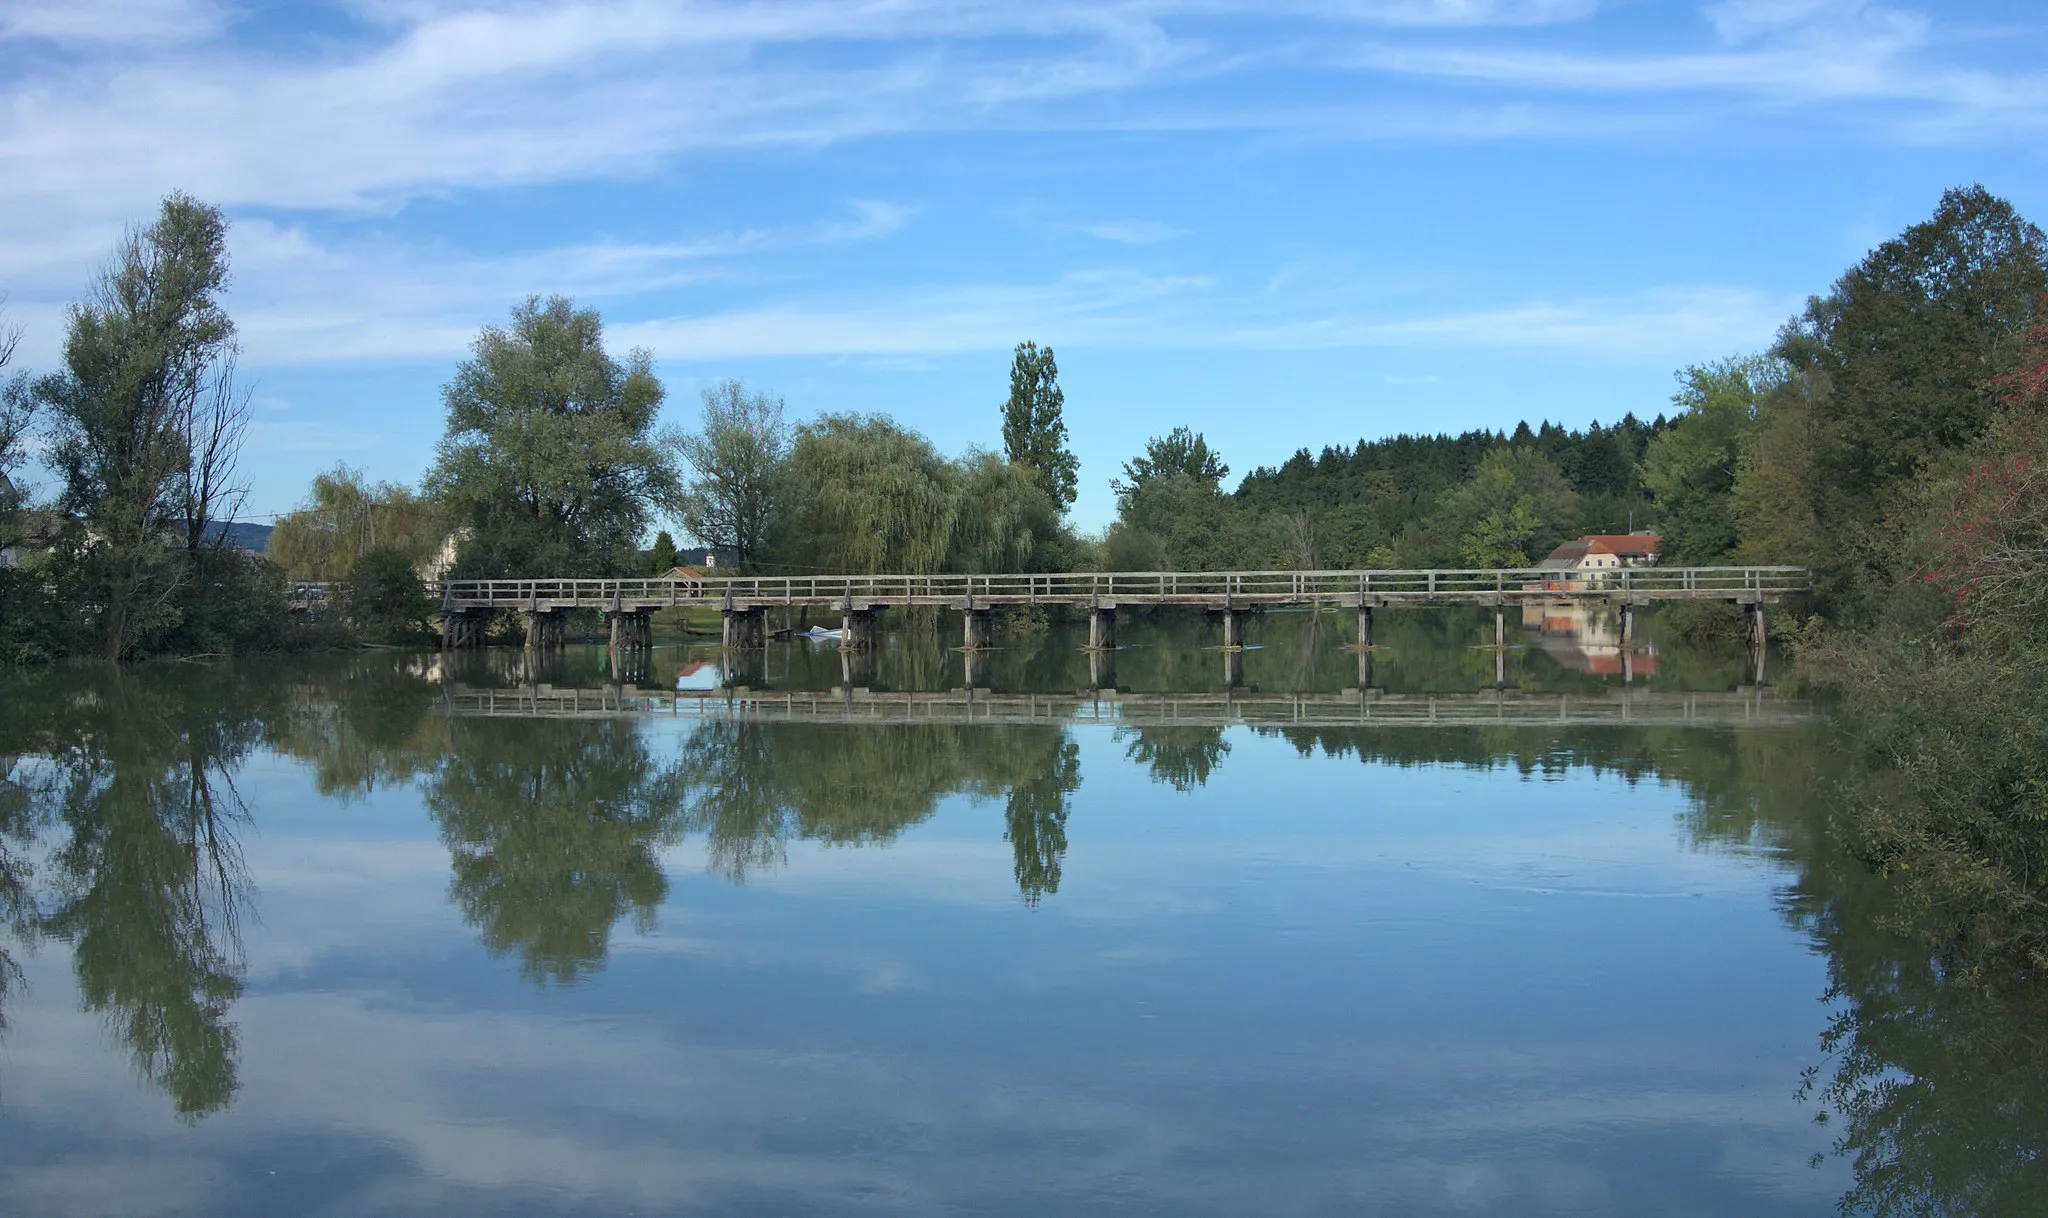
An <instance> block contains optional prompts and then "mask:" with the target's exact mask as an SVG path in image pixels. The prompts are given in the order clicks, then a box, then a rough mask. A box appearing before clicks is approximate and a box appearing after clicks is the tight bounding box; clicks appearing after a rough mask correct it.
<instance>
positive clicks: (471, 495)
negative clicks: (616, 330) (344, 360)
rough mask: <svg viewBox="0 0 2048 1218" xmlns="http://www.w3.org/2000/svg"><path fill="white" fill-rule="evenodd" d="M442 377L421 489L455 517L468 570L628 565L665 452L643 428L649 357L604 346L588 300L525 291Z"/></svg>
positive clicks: (541, 571)
mask: <svg viewBox="0 0 2048 1218" xmlns="http://www.w3.org/2000/svg"><path fill="white" fill-rule="evenodd" d="M471 350H472V352H473V354H472V356H471V358H470V359H468V360H467V361H465V362H464V363H463V365H462V367H461V368H460V369H459V370H457V372H456V375H455V379H454V380H452V381H450V382H449V383H448V385H447V386H446V387H444V388H443V390H442V397H443V399H444V400H445V401H446V403H447V407H448V432H447V435H446V436H445V437H444V438H443V439H442V441H441V445H440V449H439V451H438V453H437V455H436V459H435V464H434V468H433V469H432V470H431V471H430V472H429V473H428V475H427V489H428V491H429V493H430V494H432V495H434V496H435V497H437V498H439V499H440V500H441V501H442V502H443V503H444V504H445V505H446V506H447V508H448V511H449V513H450V516H451V523H452V524H454V525H456V526H457V527H458V528H462V529H465V530H466V533H465V534H464V536H465V540H464V542H463V544H462V549H461V552H460V555H459V556H458V558H457V567H458V568H459V569H461V570H463V571H465V572H467V573H472V574H492V575H608V574H618V573H625V572H630V571H632V570H634V569H636V568H637V567H638V566H639V562H640V549H639V541H640V538H641V537H642V536H643V535H645V533H646V528H647V524H648V521H649V518H650V516H651V514H652V512H653V510H654V509H655V508H656V507H657V506H661V505H667V504H669V503H671V502H673V497H674V494H675V490H676V477H675V469H674V466H673V464H672V463H671V462H670V460H669V459H668V457H667V456H666V455H665V453H664V452H663V450H662V446H661V445H659V444H658V443H656V441H655V439H654V437H653V434H652V433H653V428H654V421H655V413H656V411H657V410H658V409H659V408H660V406H661V399H662V387H661V382H660V381H658V380H656V379H655V376H654V369H653V357H652V355H651V354H649V353H648V352H646V351H644V350H638V349H636V350H634V351H632V352H631V353H629V354H628V356H627V358H626V361H625V362H624V363H620V362H619V361H617V360H614V359H613V358H612V357H611V356H610V355H608V354H607V353H606V351H605V347H604V326H603V323H602V322H601V321H600V320H599V318H598V315H597V312H596V310H594V309H578V308H576V307H575V305H574V304H573V303H572V302H571V301H569V300H568V299H567V298H565V297H561V296H553V297H549V298H548V299H547V300H546V301H542V300H541V299H540V298H539V297H538V296H534V297H528V298H527V299H526V300H525V301H524V302H523V303H521V304H520V305H518V306H517V307H516V308H514V309H513V310H512V320H511V324H510V325H507V326H503V327H499V326H486V327H484V329H483V331H482V332H481V333H480V334H478V336H477V339H476V342H475V344H474V345H473V346H472V348H471Z"/></svg>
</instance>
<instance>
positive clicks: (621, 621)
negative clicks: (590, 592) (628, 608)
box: [605, 609, 627, 651]
mask: <svg viewBox="0 0 2048 1218" xmlns="http://www.w3.org/2000/svg"><path fill="white" fill-rule="evenodd" d="M605 616H606V617H608V618H610V619H611V627H612V650H613V651H617V650H618V649H619V648H621V647H624V646H626V645H627V644H626V637H625V636H626V615H625V614H623V613H620V612H619V611H618V610H616V609H614V610H612V611H611V612H610V613H608V614H606V615H605Z"/></svg>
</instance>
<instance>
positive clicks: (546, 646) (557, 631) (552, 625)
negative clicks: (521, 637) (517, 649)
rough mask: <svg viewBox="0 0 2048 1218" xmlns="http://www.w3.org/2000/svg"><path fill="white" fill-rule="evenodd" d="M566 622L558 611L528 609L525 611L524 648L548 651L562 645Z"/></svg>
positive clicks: (565, 633) (565, 632)
mask: <svg viewBox="0 0 2048 1218" xmlns="http://www.w3.org/2000/svg"><path fill="white" fill-rule="evenodd" d="M565 626H566V623H565V622H564V621H563V616H562V614H561V613H560V612H559V611H556V610H552V609H529V610H527V611H526V649H527V650H528V651H549V650H552V649H554V648H556V647H560V646H561V645H562V641H563V639H564V638H565V637H566V635H567V631H566V629H565Z"/></svg>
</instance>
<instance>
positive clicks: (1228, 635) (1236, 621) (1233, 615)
mask: <svg viewBox="0 0 2048 1218" xmlns="http://www.w3.org/2000/svg"><path fill="white" fill-rule="evenodd" d="M1251 615H1252V611H1251V610H1249V609H1225V610H1224V611H1223V649H1224V650H1225V651H1243V650H1244V623H1245V619H1247V618H1249V617H1250V616H1251Z"/></svg>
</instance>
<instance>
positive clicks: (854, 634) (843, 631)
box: [839, 606, 879, 651]
mask: <svg viewBox="0 0 2048 1218" xmlns="http://www.w3.org/2000/svg"><path fill="white" fill-rule="evenodd" d="M878 633H879V631H878V629H877V627H876V624H875V610H873V609H855V608H853V607H852V606H848V607H847V608H846V609H845V611H844V613H843V615H842V616H841V617H840V619H839V648H840V650H842V651H873V650H874V649H875V636H876V635H877V634H878Z"/></svg>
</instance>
